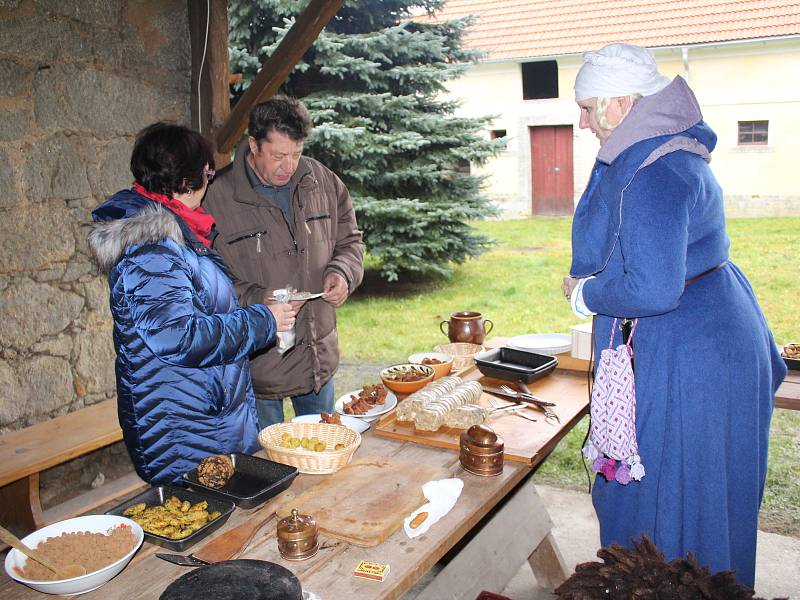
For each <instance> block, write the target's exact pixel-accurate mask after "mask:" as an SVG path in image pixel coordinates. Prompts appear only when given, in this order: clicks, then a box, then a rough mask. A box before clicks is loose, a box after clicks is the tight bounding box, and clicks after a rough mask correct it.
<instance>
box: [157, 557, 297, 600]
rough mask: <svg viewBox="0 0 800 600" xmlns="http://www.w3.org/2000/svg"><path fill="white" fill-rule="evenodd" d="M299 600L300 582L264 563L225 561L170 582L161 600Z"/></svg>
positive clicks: (283, 569)
mask: <svg viewBox="0 0 800 600" xmlns="http://www.w3.org/2000/svg"><path fill="white" fill-rule="evenodd" d="M198 598H214V600H302V598H303V589H302V587H301V586H300V580H299V579H297V577H295V575H294V573H292V572H291V571H290V570H289V569H287V568H285V567H282V566H281V565H278V564H275V563H271V562H267V561H265V560H244V559H239V560H226V561H223V562H218V563H214V564H211V565H206V566H204V567H199V568H197V569H194V570H192V571H189V572H188V573H185V574H184V575H181V576H180V577H179V578H178V579H176V580H175V581H173V582H172V583H170V584H169V586H167V589H165V590H164V593H162V594H161V596H160V600H197V599H198Z"/></svg>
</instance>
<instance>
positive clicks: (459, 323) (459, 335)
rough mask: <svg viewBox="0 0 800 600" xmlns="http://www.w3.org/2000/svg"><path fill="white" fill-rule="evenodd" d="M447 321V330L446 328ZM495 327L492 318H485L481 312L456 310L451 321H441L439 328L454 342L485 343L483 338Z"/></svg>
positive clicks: (451, 316)
mask: <svg viewBox="0 0 800 600" xmlns="http://www.w3.org/2000/svg"><path fill="white" fill-rule="evenodd" d="M445 323H446V324H447V331H445V330H444V326H445ZM487 325H488V326H489V328H488V329H487V328H486V326H487ZM493 328H494V323H492V321H491V320H489V319H484V318H483V315H481V313H479V312H474V311H470V310H465V311H461V312H454V313H453V314H451V315H450V320H449V321H442V322H441V323H439V330H440V331H441V332H442V333H443V334H445V335H446V336H447V337H448V339H449V340H450V341H451V342H454V343H455V342H467V343H469V344H483V340H484V339H485V338H486V336H487V334H488V333H489V332H490V331H492V329H493Z"/></svg>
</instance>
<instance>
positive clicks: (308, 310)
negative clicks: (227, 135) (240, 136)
mask: <svg viewBox="0 0 800 600" xmlns="http://www.w3.org/2000/svg"><path fill="white" fill-rule="evenodd" d="M311 129H312V123H311V118H310V115H309V114H308V110H307V109H306V107H305V106H304V105H303V104H302V103H301V102H300V101H299V100H296V99H294V98H289V97H286V96H275V97H273V98H271V99H270V100H267V101H266V102H262V103H261V104H259V105H257V106H256V107H255V108H254V109H253V110H252V112H251V113H250V122H249V128H248V133H249V136H248V139H247V144H240V145H239V148H238V149H237V151H236V157H235V159H234V161H233V164H232V165H230V166H229V167H228V168H227V169H225V170H224V171H223V172H222V173H221V174H218V175H217V178H216V180H215V181H214V185H213V186H211V187H210V188H209V191H208V193H207V195H206V198H205V202H204V207H205V209H206V211H208V212H210V213H211V214H212V215H214V218H215V219H216V222H217V228H218V230H219V235H218V237H217V240H216V242H215V244H214V249H215V250H217V251H218V252H219V253H220V254H221V255H222V257H223V258H224V259H225V264H226V265H227V266H228V268H229V269H230V271H231V276H232V279H233V280H234V282H235V284H236V289H237V292H238V294H239V298H240V302H241V304H242V305H243V306H249V305H250V304H255V303H259V302H266V303H270V302H274V300H273V298H274V294H275V290H278V289H282V288H286V287H287V286H291V287H292V288H294V289H296V290H300V291H306V292H311V293H315V292H316V293H318V292H322V297H320V298H315V299H310V300H307V301H302V300H300V301H295V302H293V304H294V308H295V311H296V313H297V321H296V325H295V340H294V345H293V346H291V347H289V348H279V347H278V345H274V346H271V347H270V348H268V349H265V350H263V351H261V352H258V353H256V354H254V355H253V356H251V359H250V367H251V370H252V374H253V388H254V390H255V394H256V408H257V409H258V421H259V427H261V428H263V427H266V426H267V425H271V424H273V423H279V422H281V421H283V398H285V397H289V398H291V400H292V405H293V406H294V410H295V413H296V414H298V415H302V414H313V413H319V412H322V411H326V412H333V406H334V395H333V374H334V373H335V372H336V368H337V367H338V364H339V345H338V336H337V332H336V307H338V306H341V305H342V304H343V303H344V301H345V300H347V297H348V296H349V295H350V294H351V293H352V292H353V290H355V288H356V287H357V286H358V285H359V284H360V283H361V279H362V277H363V274H364V267H363V258H364V244H363V242H362V239H361V232H360V231H359V229H358V225H357V223H356V217H355V211H354V210H353V202H352V200H351V198H350V194H349V193H348V191H347V188H346V187H345V185H344V183H342V181H341V180H340V179H339V178H338V177H337V176H336V174H335V173H333V172H332V171H331V170H330V169H328V168H326V167H325V166H323V165H322V164H321V163H319V162H318V161H316V160H314V159H312V158H309V157H306V156H303V144H304V141H305V139H306V138H307V137H308V135H309V134H310V133H311Z"/></svg>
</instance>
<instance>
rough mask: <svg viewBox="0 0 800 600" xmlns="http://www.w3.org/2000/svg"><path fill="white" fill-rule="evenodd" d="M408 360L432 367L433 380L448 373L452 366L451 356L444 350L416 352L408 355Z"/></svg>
mask: <svg viewBox="0 0 800 600" xmlns="http://www.w3.org/2000/svg"><path fill="white" fill-rule="evenodd" d="M408 362H410V363H415V364H419V365H428V366H429V367H433V370H434V375H433V379H434V381H435V380H436V379H441V378H442V377H444V376H445V375H448V374H449V373H450V370H451V369H452V368H453V357H452V356H450V355H449V354H445V353H444V352H417V353H416V354H412V355H411V356H409V357H408Z"/></svg>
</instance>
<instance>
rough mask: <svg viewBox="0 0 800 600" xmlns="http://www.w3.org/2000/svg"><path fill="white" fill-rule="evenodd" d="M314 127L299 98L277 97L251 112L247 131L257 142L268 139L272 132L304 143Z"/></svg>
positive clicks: (262, 103) (258, 105)
mask: <svg viewBox="0 0 800 600" xmlns="http://www.w3.org/2000/svg"><path fill="white" fill-rule="evenodd" d="M313 127H314V124H313V123H312V122H311V115H309V114H308V109H307V108H306V107H305V104H303V103H302V102H300V100H298V99H297V98H290V97H289V96H284V95H277V96H273V97H272V98H270V99H269V100H267V101H266V102H261V103H260V104H257V105H256V106H255V108H253V110H251V111H250V122H249V124H248V126H247V131H248V133H249V134H250V135H251V136H252V137H253V138H254V139H255V140H256V141H257V142H261V141H262V140H265V139H267V135H269V132H270V131H277V132H278V133H282V134H284V135H286V136H288V137H289V138H290V139H292V140H294V141H295V142H302V141H303V140H305V139H306V138H307V137H308V136H309V135H311V130H312V129H313Z"/></svg>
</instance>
